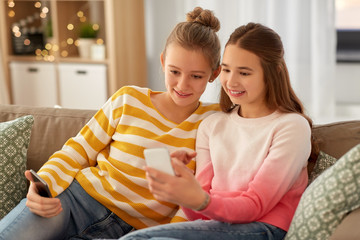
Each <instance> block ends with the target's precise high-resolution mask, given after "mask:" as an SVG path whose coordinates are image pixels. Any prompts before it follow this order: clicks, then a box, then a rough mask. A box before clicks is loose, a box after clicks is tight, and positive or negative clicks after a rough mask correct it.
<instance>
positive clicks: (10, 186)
mask: <svg viewBox="0 0 360 240" xmlns="http://www.w3.org/2000/svg"><path fill="white" fill-rule="evenodd" d="M33 123H34V118H33V117H32V116H31V115H29V116H24V117H20V118H17V119H15V120H12V121H8V122H2V123H0V219H1V218H3V217H4V216H5V215H6V214H7V213H8V212H9V211H10V210H11V209H13V208H14V207H15V206H16V205H17V204H18V203H19V202H20V200H21V199H23V198H24V197H26V193H27V182H26V181H27V180H26V178H25V176H24V172H25V170H26V153H27V149H28V146H29V142H30V134H31V127H32V125H33Z"/></svg>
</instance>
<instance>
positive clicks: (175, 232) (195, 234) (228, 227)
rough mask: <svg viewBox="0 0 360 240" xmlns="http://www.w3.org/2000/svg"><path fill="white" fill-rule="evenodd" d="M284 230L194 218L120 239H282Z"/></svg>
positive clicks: (254, 223) (262, 224)
mask: <svg viewBox="0 0 360 240" xmlns="http://www.w3.org/2000/svg"><path fill="white" fill-rule="evenodd" d="M285 234H286V232H285V231H284V230H282V229H280V228H277V227H275V226H272V225H270V224H266V223H261V222H253V223H248V224H230V223H223V222H219V221H215V220H206V221H204V220H196V221H192V222H181V223H171V224H166V225H160V226H156V227H151V228H146V229H142V230H137V231H134V232H132V233H130V234H128V235H125V236H124V237H122V238H120V239H121V240H143V239H152V240H160V239H161V240H166V239H167V240H170V239H173V240H175V239H177V240H178V239H186V240H192V239H194V240H212V239H221V240H222V239H226V240H232V239H234V240H235V239H236V240H249V239H251V240H277V239H283V238H284V237H285Z"/></svg>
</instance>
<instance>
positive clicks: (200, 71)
mask: <svg viewBox="0 0 360 240" xmlns="http://www.w3.org/2000/svg"><path fill="white" fill-rule="evenodd" d="M168 66H169V67H172V68H176V69H180V68H178V67H177V66H175V65H171V64H169V65H168ZM191 72H192V73H202V74H206V72H205V71H202V70H194V71H191Z"/></svg>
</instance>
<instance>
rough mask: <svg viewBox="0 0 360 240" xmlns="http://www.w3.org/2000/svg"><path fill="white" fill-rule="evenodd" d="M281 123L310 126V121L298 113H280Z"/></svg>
mask: <svg viewBox="0 0 360 240" xmlns="http://www.w3.org/2000/svg"><path fill="white" fill-rule="evenodd" d="M279 123H281V124H285V125H291V126H299V127H300V126H304V127H309V128H310V125H309V122H308V120H306V118H305V117H303V116H302V115H301V114H298V113H279Z"/></svg>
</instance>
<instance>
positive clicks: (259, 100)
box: [220, 44, 269, 117]
mask: <svg viewBox="0 0 360 240" xmlns="http://www.w3.org/2000/svg"><path fill="white" fill-rule="evenodd" d="M221 65H222V71H221V74H220V81H221V85H222V87H223V89H224V90H225V92H226V94H227V95H228V96H229V97H230V100H231V101H232V102H233V103H234V104H238V105H240V106H241V115H242V116H243V117H258V116H260V115H263V114H268V112H269V109H268V107H267V104H266V102H265V94H266V87H265V82H264V72H263V69H262V66H261V62H260V58H259V57H258V56H257V55H255V54H254V53H252V52H250V51H247V50H245V49H242V48H240V47H238V46H236V45H233V44H230V45H227V47H226V48H225V51H224V56H223V61H222V64H221Z"/></svg>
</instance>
